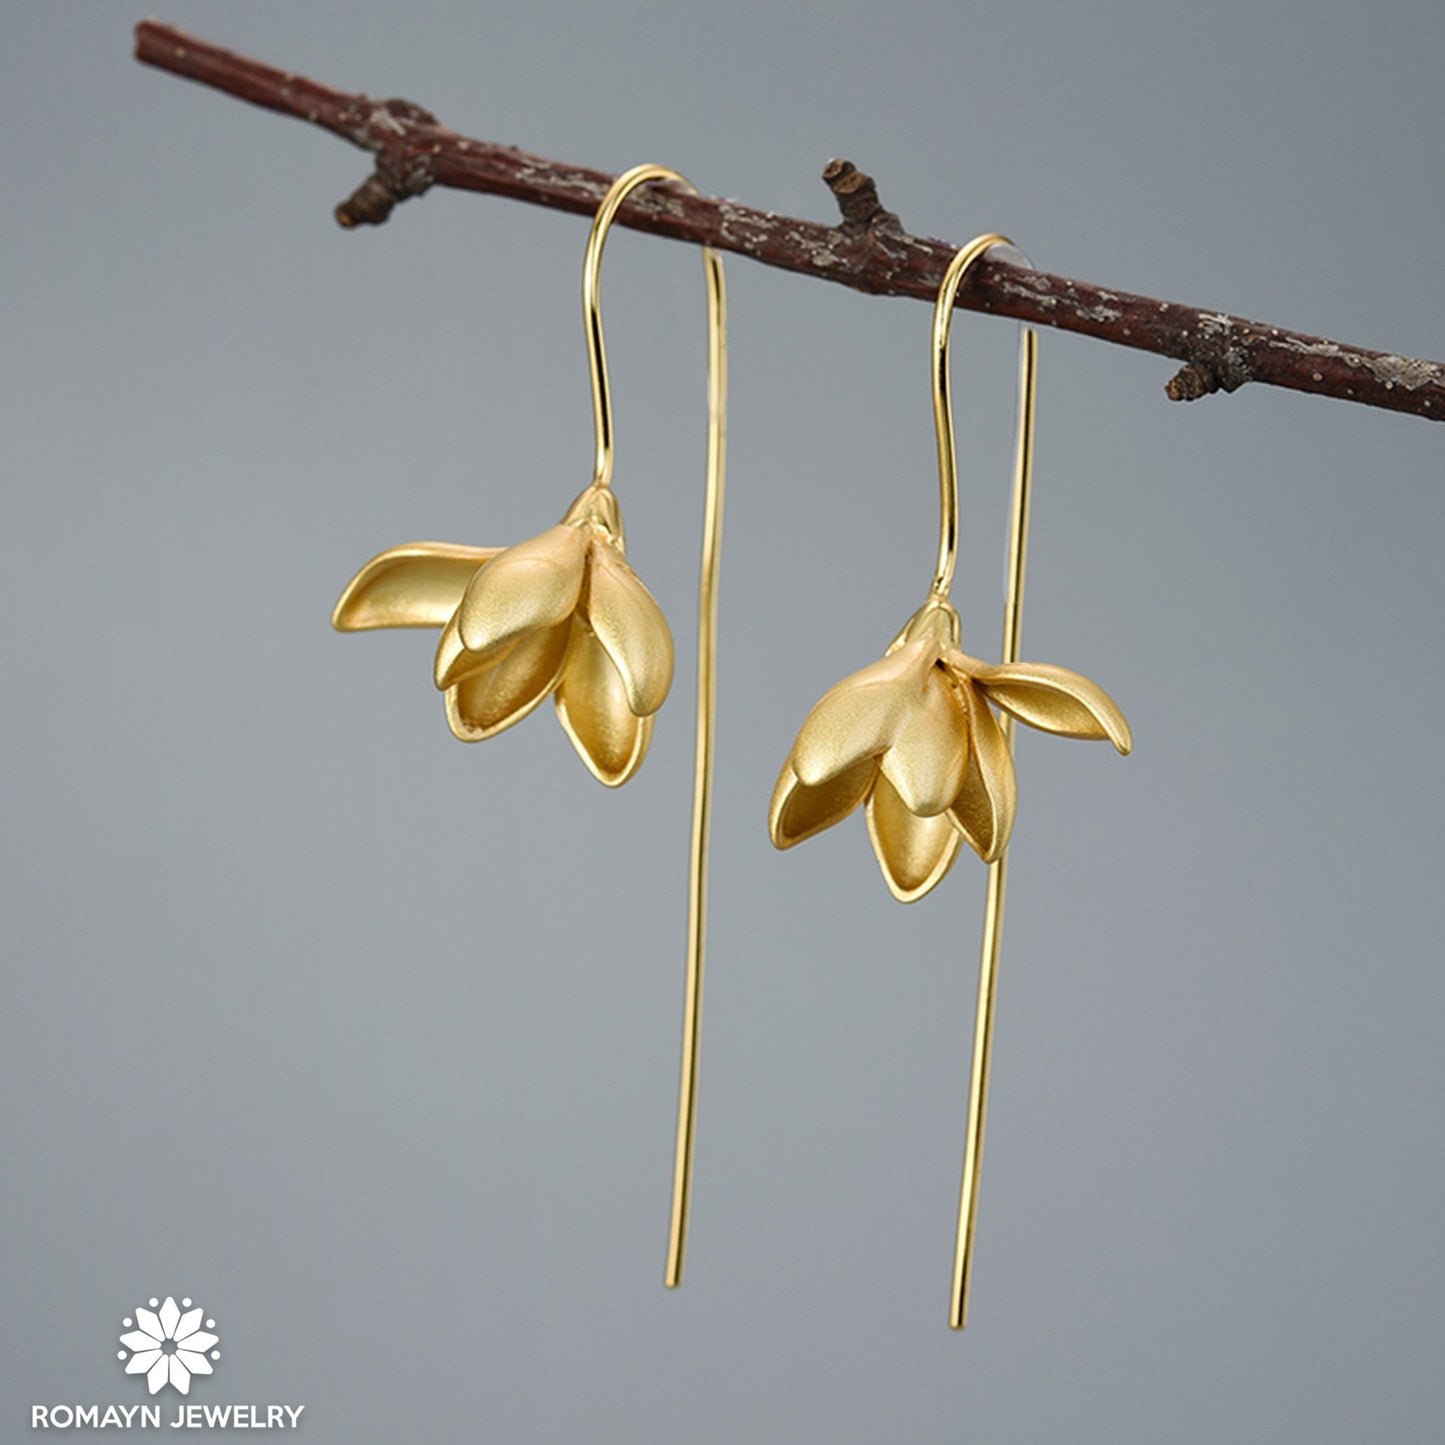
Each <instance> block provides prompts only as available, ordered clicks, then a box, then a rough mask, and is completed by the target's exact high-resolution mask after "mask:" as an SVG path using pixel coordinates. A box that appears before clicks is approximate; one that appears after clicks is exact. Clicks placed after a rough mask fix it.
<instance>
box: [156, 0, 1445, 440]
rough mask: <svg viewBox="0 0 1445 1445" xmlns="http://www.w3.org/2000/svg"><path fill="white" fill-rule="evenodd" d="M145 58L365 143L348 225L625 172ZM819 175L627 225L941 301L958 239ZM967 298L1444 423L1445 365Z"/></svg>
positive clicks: (1099, 303)
mask: <svg viewBox="0 0 1445 1445" xmlns="http://www.w3.org/2000/svg"><path fill="white" fill-rule="evenodd" d="M136 56H137V58H138V59H140V60H142V61H144V62H145V63H146V64H148V65H155V66H158V67H160V68H161V69H162V70H169V71H171V72H172V73H174V74H176V75H182V76H186V77H187V78H189V79H191V80H197V81H200V82H201V83H202V84H204V85H210V86H213V87H215V88H216V89H217V90H223V91H226V92H227V93H228V94H231V95H235V96H239V97H240V98H241V99H243V100H249V101H251V102H252V103H253V104H255V105H261V106H265V107H267V108H268V109H270V110H276V111H280V112H281V113H282V114H283V115H291V116H296V117H297V118H299V119H302V120H307V121H310V122H311V123H312V124H314V125H319V126H322V127H323V128H325V129H326V130H329V131H331V132H332V133H333V134H335V135H339V136H342V137H343V138H344V139H346V140H349V141H350V142H351V143H352V144H353V145H357V146H360V147H361V148H362V149H363V150H367V151H370V152H371V153H372V155H373V156H374V157H375V171H374V172H373V174H372V175H371V176H369V177H368V178H367V179H366V180H365V181H364V182H363V183H362V184H361V185H360V186H359V187H358V188H357V189H356V190H355V191H354V192H353V193H352V194H351V196H349V197H348V198H347V199H346V200H345V201H343V202H342V203H341V204H340V205H339V206H338V207H337V208H336V219H337V220H338V221H339V222H340V223H341V224H342V225H343V226H358V225H379V224H380V223H381V222H383V221H385V220H386V218H387V216H388V215H390V213H391V211H392V209H393V208H394V207H395V205H396V204H397V203H398V202H399V201H404V200H406V199H407V198H408V197H410V196H419V195H421V194H422V193H423V192H424V191H426V190H428V189H429V188H430V187H431V186H434V185H438V186H452V187H456V188H458V189H460V190H471V191H490V192H493V193H494V194H497V195H502V196H510V197H511V198H512V199H514V200H520V201H529V202H531V203H532V204H533V205H539V206H549V207H551V208H553V209H556V210H562V211H575V212H577V213H579V214H583V215H590V214H592V212H594V211H595V210H596V209H597V207H598V205H599V204H600V203H601V200H602V197H603V195H604V194H605V193H606V191H607V188H608V186H609V185H611V183H612V181H613V179H614V178H613V177H612V176H610V175H608V174H606V173H605V172H603V171H594V170H589V169H587V168H585V167H582V166H573V165H565V164H563V163H561V162H558V161H550V160H544V159H543V158H542V157H540V156H534V155H528V154H527V153H526V152H525V151H520V150H517V149H515V148H514V147H512V146H501V145H495V144H493V143H491V142H489V141H481V140H473V139H471V138H470V137H467V136H463V135H458V134H457V132H455V131H453V130H449V129H448V128H447V127H446V126H444V125H442V124H440V123H439V122H438V121H437V119H436V117H435V116H433V115H432V114H430V112H428V111H425V110H423V109H422V108H421V107H420V106H418V105H413V104H412V103H411V102H410V101H405V100H380V101H379V100H372V99H370V98H369V97H367V96H364V95H350V94H346V93H345V92H342V91H337V90H332V89H331V88H330V87H328V86H324V85H321V84H318V83H317V82H316V81H314V80H307V79H305V78H303V77H302V76H298V75H293V74H291V73H289V72H286V71H281V70H276V69H274V68H273V67H272V66H269V65H265V64H262V63H261V62H260V61H257V60H250V59H248V58H246V57H245V56H242V55H236V54H233V53H232V52H231V51H228V50H222V49H221V48H220V47H218V46H215V45H211V44H208V43H207V42H206V41H203V40H196V39H194V38H193V37H191V36H188V35H185V34H183V33H182V32H181V31H179V30H174V29H172V28H171V27H170V26H166V25H161V24H158V23H157V22H155V21H144V22H142V23H141V24H140V25H138V26H137V27H136ZM823 177H824V179H825V180H826V181H827V183H828V185H829V186H830V188H831V189H832V191H833V193H834V195H835V197H836V198H837V200H838V204H839V207H840V209H841V210H842V213H843V221H842V224H841V225H838V226H823V225H819V224H818V223H817V222H815V221H802V220H795V219H793V218H792V217H789V216H779V215H775V214H773V213H772V212H771V211H758V210H754V209H752V208H751V207H749V206H743V205H739V204H738V203H737V202H735V201H728V200H721V199H718V198H716V197H713V196H694V195H687V194H683V193H682V192H680V191H676V190H673V189H671V188H668V187H663V186H651V187H649V188H647V189H646V190H645V191H640V192H638V194H637V195H636V196H634V197H633V198H631V199H629V200H628V202H627V203H626V205H625V206H624V207H623V209H622V210H621V211H620V212H619V214H618V216H617V222H618V224H620V225H623V226H630V227H632V228H634V229H635V230H639V231H649V232H651V233H652V234H654V235H659V236H669V237H671V238H673V239H674V240H679V241H692V242H695V243H698V244H705V245H709V246H713V247H716V248H718V249H720V250H724V251H734V252H737V253H738V254H740V255H744V256H750V257H752V258H753V260H755V261H761V262H763V263H764V264H766V265H769V266H778V267H781V268H782V269H784V270H788V271H797V272H801V273H803V274H804V275H808V276H816V277H819V278H820V279H822V280H826V281H837V282H840V283H841V284H842V285H844V286H851V287H853V288H854V289H855V290H858V291H867V292H871V293H873V294H876V295H886V296H913V297H916V298H918V299H920V300H924V301H932V300H933V299H934V296H935V294H936V292H937V289H938V285H939V282H940V280H941V278H942V276H943V270H944V267H945V266H946V265H947V264H948V261H949V259H950V258H951V257H952V256H953V253H954V251H955V249H956V248H955V247H954V246H952V245H949V244H948V243H947V242H944V241H933V240H927V239H924V238H922V237H919V236H910V235H909V234H908V233H907V232H906V231H904V230H903V228H902V226H900V225H899V222H898V218H897V217H896V216H894V215H893V214H892V213H891V212H889V211H885V210H884V209H883V207H882V204H881V203H880V202H879V200H878V191H877V187H876V186H875V185H874V183H873V181H872V179H871V178H870V177H868V176H866V175H864V174H863V173H862V172H860V171H858V170H857V169H856V168H855V167H854V166H852V165H851V164H850V163H849V162H847V161H840V160H835V161H831V162H830V163H829V165H828V168H827V170H825V171H824V173H823ZM958 304H959V305H960V306H962V307H965V308H967V309H969V310H972V311H988V312H993V313H995V314H997V315H1000V316H1013V317H1017V318H1018V319H1019V320H1021V321H1031V322H1035V323H1037V324H1039V325H1043V326H1055V327H1058V328H1059V329H1060V330H1063V331H1074V332H1077V333H1079V334H1080V335H1083V336H1093V337H1097V338H1098V339H1099V340H1102V341H1112V342H1114V343H1115V344H1116V345H1120V346H1132V347H1134V348H1135V349H1136V350H1139V351H1152V352H1155V353H1157V354H1158V355H1160V356H1170V357H1173V358H1175V359H1176V360H1178V361H1182V362H1184V363H1185V366H1184V368H1183V369H1182V370H1181V371H1180V372H1179V373H1178V374H1177V375H1176V376H1175V377H1174V378H1173V380H1172V381H1170V383H1169V384H1168V386H1167V387H1166V388H1165V389H1166V391H1167V392H1168V394H1169V396H1170V397H1171V398H1172V399H1174V400H1175V401H1192V400H1194V399H1196V398H1198V397H1201V396H1205V395H1207V394H1209V393H1210V392H1215V391H1235V390H1237V389H1238V388H1239V387H1241V386H1243V385H1244V384H1245V383H1246V382H1250V381H1255V382H1264V383H1266V384H1268V385H1270V386H1283V387H1289V388H1291V389H1293V390H1295V391H1307V392H1314V393H1315V394H1316V395H1319V396H1331V397H1337V398H1341V399H1344V400H1348V401H1357V402H1361V403H1362V404H1364V405H1366V406H1376V407H1383V408H1385V409H1386V410H1389V411H1402V412H1411V413H1413V414H1414V415H1416V416H1423V417H1427V418H1430V419H1432V420H1441V419H1445V366H1442V365H1441V364H1440V363H1439V362H1434V361H1417V360H1414V359H1413V358H1411V357H1407V356H1395V355H1391V354H1389V353H1386V352H1380V351H1367V350H1366V349H1365V348H1363V347H1358V346H1345V345H1342V344H1341V343H1339V342H1336V341H1328V340H1325V339H1324V338H1323V337H1319V336H1305V335H1301V334H1300V333H1298V332H1293V331H1285V330H1283V329H1281V328H1280V327H1276V326H1266V325H1263V324H1261V323H1260V322H1257V321H1246V320H1244V319H1243V318H1242V317H1239V316H1228V315H1225V314H1224V313H1222V312H1216V311H1200V310H1197V309H1195V308H1193V307H1189V306H1180V305H1177V304H1176V303H1174V302H1172V301H1156V300H1154V299H1153V298H1152V297H1148V296H1132V295H1129V294H1128V293H1127V292H1123V291H1110V290H1105V289H1104V288H1103V287H1100V286H1094V285H1091V284H1089V283H1088V282H1084V281H1071V280H1069V279H1068V278H1067V277H1064V276H1052V275H1049V274H1048V273H1047V272H1044V271H1031V270H1027V269H1024V268H1022V267H1018V266H1012V265H1009V264H1008V263H1006V262H1004V261H999V260H983V261H981V262H979V263H978V265H977V266H976V267H975V268H974V269H973V270H972V271H971V273H970V275H969V278H968V280H967V281H966V282H965V284H964V285H963V286H962V287H961V288H960V290H959V293H958Z"/></svg>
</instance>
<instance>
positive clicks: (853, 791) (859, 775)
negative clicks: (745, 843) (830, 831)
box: [768, 758, 878, 848]
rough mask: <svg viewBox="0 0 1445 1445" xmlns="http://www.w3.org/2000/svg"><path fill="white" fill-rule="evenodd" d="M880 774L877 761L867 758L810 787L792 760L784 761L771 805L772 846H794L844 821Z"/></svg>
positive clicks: (770, 828)
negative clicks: (805, 783)
mask: <svg viewBox="0 0 1445 1445" xmlns="http://www.w3.org/2000/svg"><path fill="white" fill-rule="evenodd" d="M877 776H878V764H877V762H876V761H875V760H874V759H873V758H864V759H863V760H862V761H861V762H859V763H855V764H854V765H853V766H852V767H851V768H845V769H844V770H843V771H842V772H840V773H835V774H834V775H833V776H832V777H831V778H829V779H828V780H827V781H826V782H824V783H821V784H819V786H818V787H816V788H809V787H806V786H805V785H804V784H802V783H800V782H799V781H798V775H797V774H796V773H795V772H794V771H793V765H792V763H791V762H787V763H784V764H783V771H782V773H781V774H780V775H779V777H778V785H777V787H775V788H774V789H773V801H772V806H771V807H770V808H769V809H768V836H769V837H770V838H772V840H773V847H774V848H791V847H793V845H794V844H796V843H801V842H802V841H803V839H804V838H811V837H812V836H813V835H814V834H815V833H821V832H822V831H823V829H824V828H831V827H832V826H833V824H834V823H841V822H842V821H843V819H844V818H846V817H847V816H848V814H849V813H851V812H852V811H853V809H854V808H856V807H857V806H858V804H859V803H861V802H862V801H863V798H864V796H865V795H866V794H867V792H868V789H869V788H870V787H871V786H872V783H873V780H874V778H876V777H877Z"/></svg>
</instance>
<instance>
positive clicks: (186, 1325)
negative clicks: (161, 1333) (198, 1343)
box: [171, 1308, 205, 1349]
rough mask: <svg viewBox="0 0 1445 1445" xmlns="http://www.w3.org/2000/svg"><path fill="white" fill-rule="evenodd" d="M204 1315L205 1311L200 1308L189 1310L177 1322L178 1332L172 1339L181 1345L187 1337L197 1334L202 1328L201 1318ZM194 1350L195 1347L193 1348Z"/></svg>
mask: <svg viewBox="0 0 1445 1445" xmlns="http://www.w3.org/2000/svg"><path fill="white" fill-rule="evenodd" d="M204 1314H205V1310H203V1309H200V1308H196V1309H193V1310H187V1311H186V1312H185V1314H183V1315H182V1316H181V1317H180V1319H179V1320H177V1321H176V1332H175V1334H173V1335H172V1336H171V1338H172V1339H173V1340H174V1341H175V1342H176V1343H177V1344H178V1345H179V1344H180V1342H181V1341H182V1340H183V1339H185V1338H186V1336H187V1335H193V1334H195V1332H196V1331H197V1330H198V1329H200V1327H201V1316H202V1315H204ZM192 1348H193V1349H194V1348H195V1346H192Z"/></svg>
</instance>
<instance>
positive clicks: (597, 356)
mask: <svg viewBox="0 0 1445 1445" xmlns="http://www.w3.org/2000/svg"><path fill="white" fill-rule="evenodd" d="M649 181H673V182H675V183H676V184H678V185H682V186H686V187H687V189H688V190H690V191H693V192H694V194H695V193H696V187H695V186H693V184H692V183H691V182H690V181H689V180H688V179H687V178H686V177H685V176H682V175H679V174H678V172H677V171H674V170H671V169H670V168H669V167H667V166H655V165H642V166H634V167H633V168H632V169H631V170H630V171H625V172H624V173H623V174H622V175H620V176H618V178H617V179H616V181H614V182H613V184H612V188H611V189H610V190H609V191H608V192H607V195H606V196H605V197H604V198H603V201H602V204H601V206H599V207H598V209H597V214H596V216H595V217H594V218H593V221H592V231H591V234H590V235H589V236H588V238H587V253H586V257H585V259H584V261H583V266H582V310H583V317H584V320H585V323H586V330H587V359H588V362H589V364H590V369H591V375H592V417H593V422H594V424H595V428H596V434H597V458H596V476H595V482H594V485H596V486H598V487H601V488H603V489H606V488H607V487H608V486H609V485H610V484H611V481H612V399H611V395H610V392H609V389H608V381H607V350H606V346H605V345H604V343H603V339H602V303H601V295H600V290H599V282H600V277H601V270H602V248H603V246H604V245H605V244H606V241H607V232H608V229H609V228H610V226H611V225H612V221H613V218H614V217H615V216H616V214H617V211H618V209H619V208H620V207H621V205H622V203H623V201H625V200H626V199H627V197H628V195H629V194H630V193H631V192H632V191H633V190H635V189H636V188H637V187H638V186H641V185H646V184H647V183H648V182H649ZM702 257H703V270H704V273H705V276H706V280H707V331H708V414H707V482H706V492H705V496H704V500H703V521H702V565H701V571H700V576H699V579H698V609H697V740H696V747H695V751H694V759H693V794H692V840H691V849H690V855H689V864H688V905H687V912H688V917H687V976H686V983H685V989H684V995H683V1022H682V1068H681V1077H680V1081H679V1085H678V1103H677V1142H676V1146H675V1149H674V1155H673V1174H672V1219H671V1227H670V1229H669V1234H668V1244H667V1270H666V1273H665V1275H664V1282H665V1283H666V1285H667V1287H668V1288H669V1289H675V1288H676V1287H677V1286H678V1285H680V1284H681V1283H682V1270H683V1262H684V1259H685V1258H686V1254H687V1226H688V1219H689V1214H690V1208H691V1204H692V1162H693V1140H694V1137H695V1135H696V1128H697V1071H698V1055H699V1051H700V1046H701V1041H702V983H703V961H704V953H705V949H706V943H707V861H708V829H709V824H710V822H711V814H712V764H713V723H714V718H715V716H716V712H717V705H716V698H717V583H718V560H719V556H720V551H721V547H722V520H723V491H724V480H725V467H726V459H727V458H726V450H727V291H726V288H725V286H724V284H723V268H722V260H721V258H720V257H719V256H718V255H717V253H716V252H715V251H713V250H712V249H711V248H710V247H706V246H704V247H703V253H702Z"/></svg>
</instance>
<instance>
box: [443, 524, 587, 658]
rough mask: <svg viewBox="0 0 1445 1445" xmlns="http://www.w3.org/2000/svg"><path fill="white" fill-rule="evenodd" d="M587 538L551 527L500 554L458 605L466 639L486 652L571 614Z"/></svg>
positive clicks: (578, 531)
mask: <svg viewBox="0 0 1445 1445" xmlns="http://www.w3.org/2000/svg"><path fill="white" fill-rule="evenodd" d="M586 561H587V537H586V534H585V533H584V532H583V530H582V529H581V528H580V527H568V526H564V525H558V526H556V527H549V528H548V529H547V530H546V531H545V532H543V533H542V534H541V535H540V536H537V537H533V538H531V539H530V540H529V541H526V542H519V543H518V544H517V545H516V546H515V547H508V548H507V549H506V551H505V552H501V553H499V554H498V555H497V556H496V557H494V558H493V559H492V560H491V561H490V562H488V563H487V565H486V566H485V567H483V568H482V569H481V571H479V572H478V573H477V574H476V575H475V576H474V577H473V578H472V580H471V582H470V584H469V585H468V587H467V590H466V594H465V595H464V596H463V597H462V600H461V603H460V605H459V606H458V607H457V625H458V627H459V628H460V630H461V638H462V641H463V642H464V643H465V644H466V646H467V648H468V649H469V650H470V651H472V652H485V651H486V650H487V649H488V648H492V647H499V646H501V644H502V643H504V642H512V641H515V640H516V639H517V638H519V637H523V636H525V635H526V634H527V633H529V632H539V631H541V630H543V629H545V628H551V627H555V626H556V625H557V624H558V623H559V622H562V621H563V620H565V619H566V618H568V617H570V616H571V615H572V610H573V609H574V608H575V607H576V606H577V600H578V598H579V597H580V596H581V593H582V577H583V573H584V571H585V566H586Z"/></svg>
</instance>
